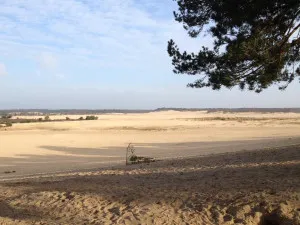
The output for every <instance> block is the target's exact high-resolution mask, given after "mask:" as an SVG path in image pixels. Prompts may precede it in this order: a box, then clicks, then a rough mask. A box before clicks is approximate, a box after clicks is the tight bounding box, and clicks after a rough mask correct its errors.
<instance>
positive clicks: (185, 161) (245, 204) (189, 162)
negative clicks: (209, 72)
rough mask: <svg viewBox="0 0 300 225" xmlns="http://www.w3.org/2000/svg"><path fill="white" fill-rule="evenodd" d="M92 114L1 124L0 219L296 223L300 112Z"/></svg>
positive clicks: (299, 216) (18, 221)
mask: <svg viewBox="0 0 300 225" xmlns="http://www.w3.org/2000/svg"><path fill="white" fill-rule="evenodd" d="M66 116H68V115H59V116H51V118H52V119H60V118H65V117H66ZM80 116H81V115H75V116H71V115H70V116H68V117H70V118H72V117H74V118H79V117H80ZM98 116H99V120H97V121H61V122H46V123H30V124H14V125H13V127H11V128H6V129H3V128H2V129H1V130H0V154H1V155H0V224H222V225H223V224H224V225H229V224H250V225H268V224H275V225H277V224H278V225H279V224H280V225H281V224H286V225H287V224H289V225H294V224H295V225H296V224H300V114H294V113H264V114H261V113H234V114H233V113H222V112H219V113H206V112H173V111H168V112H153V113H146V114H106V115H98ZM128 143H134V146H135V148H136V154H137V155H140V156H151V157H154V158H157V159H160V160H159V161H157V162H155V163H151V164H150V165H147V164H140V165H131V166H127V167H125V166H124V163H125V153H126V152H125V150H126V147H127V145H128ZM7 171H15V173H5V172H7Z"/></svg>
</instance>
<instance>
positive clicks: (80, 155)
mask: <svg viewBox="0 0 300 225" xmlns="http://www.w3.org/2000/svg"><path fill="white" fill-rule="evenodd" d="M66 116H68V117H70V118H71V119H73V118H74V119H75V118H79V117H80V116H84V115H57V116H51V119H62V118H65V117H66ZM98 116H99V120H97V121H68V122H49V123H30V124H14V126H13V127H12V128H8V129H6V130H5V129H3V128H2V129H0V179H4V178H8V177H11V176H24V175H29V174H35V173H49V172H56V171H66V170H76V169H87V168H99V167H104V166H112V165H119V164H124V161H125V149H126V147H127V145H128V143H134V146H135V147H136V152H137V154H138V155H143V156H151V157H155V158H172V157H179V156H196V155H205V154H211V153H221V152H228V151H239V150H251V149H258V148H263V147H272V146H281V145H287V144H296V143H300V141H299V139H298V138H297V137H300V114H296V113H263V114H262V113H222V112H219V113H206V112H174V111H167V112H153V113H145V114H106V115H98ZM5 171H16V173H15V174H4V172H5Z"/></svg>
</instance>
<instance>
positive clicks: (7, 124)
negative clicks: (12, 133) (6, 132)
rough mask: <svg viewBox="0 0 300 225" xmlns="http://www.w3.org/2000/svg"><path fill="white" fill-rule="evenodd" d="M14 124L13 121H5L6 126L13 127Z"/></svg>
mask: <svg viewBox="0 0 300 225" xmlns="http://www.w3.org/2000/svg"><path fill="white" fill-rule="evenodd" d="M12 125H13V124H12V122H6V123H5V126H6V127H12Z"/></svg>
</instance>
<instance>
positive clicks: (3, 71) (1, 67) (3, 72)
mask: <svg viewBox="0 0 300 225" xmlns="http://www.w3.org/2000/svg"><path fill="white" fill-rule="evenodd" d="M5 75H7V70H6V66H5V65H4V64H3V63H0V76H5Z"/></svg>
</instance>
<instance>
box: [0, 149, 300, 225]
mask: <svg viewBox="0 0 300 225" xmlns="http://www.w3.org/2000/svg"><path fill="white" fill-rule="evenodd" d="M45 148H47V149H53V150H55V151H59V150H62V151H65V152H69V153H72V154H76V153H78V154H80V153H81V152H80V151H79V150H77V149H76V148H75V149H74V148H64V149H60V148H59V147H54V146H45ZM95 153H96V151H93V150H90V151H87V152H86V154H91V155H94V154H95ZM79 175H80V174H79ZM81 175H82V176H79V177H74V176H73V177H63V178H59V180H56V181H55V180H54V181H50V180H44V181H43V180H42V181H41V180H39V181H34V180H32V181H30V182H29V181H26V182H11V183H3V184H1V186H0V188H1V187H2V188H4V189H6V188H8V189H19V190H20V191H19V192H18V194H20V195H23V196H24V195H25V196H26V197H25V200H27V201H25V200H24V201H18V200H17V199H16V198H15V199H11V198H10V199H9V201H8V200H7V199H5V196H3V197H2V198H3V199H2V201H1V202H0V203H1V204H4V206H5V207H1V208H4V209H7V210H9V213H5V212H6V211H5V210H4V211H3V210H1V209H0V217H9V218H11V219H18V214H19V213H18V210H25V209H28V208H30V209H32V210H33V211H32V212H30V213H27V214H26V215H30V216H32V217H33V218H35V217H36V215H35V212H37V211H39V210H40V209H41V208H42V209H43V210H42V214H43V215H44V218H48V219H49V221H52V220H55V218H56V219H57V218H61V217H62V215H63V214H64V209H66V208H68V207H70V208H68V212H70V215H71V216H70V215H69V223H74V222H76V221H77V223H78V222H79V223H80V224H81V222H82V223H83V221H84V219H83V217H84V216H83V215H85V216H86V217H89V216H90V215H91V214H93V213H94V214H97V215H95V218H94V219H95V220H96V221H100V222H101V218H107V217H109V218H110V220H111V222H114V223H116V222H118V221H119V219H120V218H121V217H122V216H124V218H125V217H126V215H127V214H126V213H128V212H131V213H133V214H134V218H135V219H136V220H137V221H139V222H140V223H142V222H141V221H142V219H143V217H145V213H146V212H144V211H143V210H147V208H149V207H150V208H151V207H152V208H153V207H156V211H155V212H156V213H158V214H160V213H163V210H166V209H170V208H172V209H174V210H175V214H174V216H178V215H185V214H186V215H187V216H190V217H191V216H192V215H193V216H194V217H195V218H196V217H197V216H198V215H201V218H200V220H202V221H204V222H205V221H206V220H207V221H210V222H207V223H206V224H210V223H211V224H222V223H223V222H224V223H225V222H226V220H232V221H233V222H234V223H238V222H239V221H240V222H241V224H244V222H245V221H246V214H247V216H248V217H250V216H252V217H251V218H253V220H254V219H255V216H254V214H255V213H257V212H259V213H261V215H260V220H259V222H257V224H260V225H267V224H275V225H277V224H278V225H279V224H281V222H280V221H281V220H282V217H280V216H279V214H278V213H276V212H277V211H278V210H279V209H278V204H280V203H281V202H282V201H284V200H285V199H286V200H291V201H293V200H295V201H298V203H299V196H298V194H297V193H299V191H300V145H299V146H290V147H282V148H273V149H264V150H255V151H241V152H235V153H220V154H215V155H209V156H202V157H198V158H191V159H181V160H172V161H165V162H156V163H153V164H150V165H147V164H143V165H134V166H129V167H126V168H125V169H115V170H110V171H108V172H105V171H99V172H97V171H94V172H90V173H82V174H81ZM294 195H295V196H294ZM297 196H298V197H297ZM297 198H298V200H297ZM53 199H56V200H55V201H53ZM38 201H39V202H40V206H39V205H38V204H36V203H37V202H38ZM8 202H13V203H14V204H16V202H17V203H18V204H17V205H18V207H17V208H13V206H12V204H10V205H8ZM49 202H52V203H53V204H52V205H51V204H50V203H49ZM80 202H81V203H80ZM79 203H80V204H82V207H81V208H80V207H79V209H77V208H76V205H77V204H79ZM66 204H68V205H66ZM287 204H289V203H287ZM245 205H246V206H247V205H249V207H251V210H250V211H249V212H248V211H247V212H245V213H244V214H245V215H244V217H243V218H244V219H243V218H239V217H238V216H237V215H238V210H237V209H236V208H239V207H240V208H242V207H244V206H245ZM0 206H1V205H0ZM101 207H102V208H101ZM93 210H94V211H93ZM276 210H277V211H276ZM295 210H299V208H298V209H295ZM79 212H81V214H78V213H79ZM169 213H171V212H169ZM176 213H177V214H178V215H177V214H176ZM184 213H185V214H184ZM273 214H274V215H273ZM255 215H256V214H255ZM97 216H99V217H97ZM194 217H193V218H194ZM277 217H278V218H277ZM126 218H127V217H126ZM276 218H277V219H276ZM97 219H98V220H97ZM185 219H186V217H184V218H181V220H180V218H178V221H181V222H182V221H183V222H184V221H185ZM273 220H274V221H273ZM72 221H73V222H72ZM161 221H163V219H162V218H161ZM272 221H273V222H272ZM100 222H99V224H101V223H100ZM152 222H155V220H152ZM167 222H168V221H167V220H166V223H167ZM204 222H203V224H205V223H204ZM284 222H285V223H284V224H294V222H295V221H294V220H292V219H290V218H288V217H286V218H285V220H284ZM95 224H97V223H95ZM200 224H201V223H200ZM253 224H254V223H253Z"/></svg>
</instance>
